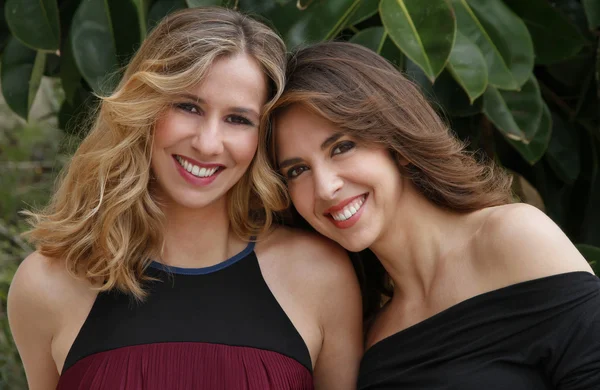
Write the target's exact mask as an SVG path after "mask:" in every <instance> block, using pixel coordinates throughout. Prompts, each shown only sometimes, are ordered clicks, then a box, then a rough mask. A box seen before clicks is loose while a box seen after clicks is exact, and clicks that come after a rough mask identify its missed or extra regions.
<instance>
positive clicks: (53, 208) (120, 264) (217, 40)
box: [25, 8, 286, 299]
mask: <svg viewBox="0 0 600 390" xmlns="http://www.w3.org/2000/svg"><path fill="white" fill-rule="evenodd" d="M238 53H245V54H247V55H249V56H250V57H252V58H253V59H255V60H256V61H257V63H258V64H260V66H261V67H262V69H263V71H264V72H265V74H266V76H267V79H268V80H269V86H268V89H269V97H268V101H267V103H266V105H265V107H264V108H263V112H266V111H268V110H269V108H270V107H271V106H272V105H273V103H274V102H275V100H276V99H277V98H278V97H279V96H280V95H281V93H282V91H283V87H284V82H285V66H286V58H285V55H286V52H285V45H284V43H283V41H282V40H281V38H280V37H279V36H278V35H277V34H276V33H275V32H273V31H272V30H271V29H270V28H269V27H267V26H266V25H264V24H262V23H260V22H258V21H256V20H254V19H252V18H250V17H248V16H245V15H243V14H241V13H239V12H236V11H233V10H229V9H225V8H194V9H187V10H182V11H179V12H175V13H173V14H170V15H168V16H167V17H166V18H165V19H164V20H163V21H162V22H161V23H160V24H159V25H158V26H157V27H156V28H155V29H154V30H153V31H152V32H151V33H150V34H149V36H148V37H147V39H146V40H145V41H144V42H143V43H142V45H141V47H140V48H139V50H138V51H137V53H136V54H135V55H134V57H133V58H132V60H131V62H130V63H129V65H128V67H127V69H126V71H125V73H124V75H123V78H122V80H121V81H120V83H119V85H118V86H117V88H116V90H115V91H114V92H113V93H112V94H111V95H110V96H106V97H101V98H100V99H101V102H100V106H99V109H98V110H97V113H96V117H95V118H96V119H95V122H94V124H93V126H92V129H91V131H90V133H89V134H88V135H87V136H86V138H85V139H84V140H83V142H82V143H81V145H80V146H79V148H78V149H77V151H76V152H75V154H74V156H73V158H72V160H71V161H70V163H69V164H68V166H67V167H65V169H64V170H63V172H62V175H61V178H60V180H59V182H58V185H57V190H56V192H55V194H54V196H53V197H52V199H51V201H50V203H49V204H48V205H47V206H46V207H45V208H44V209H43V210H41V211H39V212H26V213H25V214H26V215H28V216H29V217H30V218H29V222H30V223H31V224H32V226H33V227H32V229H31V230H30V231H29V232H27V233H26V236H27V237H28V238H29V239H30V241H32V242H33V243H34V244H35V245H36V247H37V250H38V251H39V252H40V253H41V254H43V255H45V256H47V257H50V258H53V259H57V260H60V261H64V262H65V263H66V267H67V269H68V271H69V272H70V273H71V274H73V275H74V276H79V277H84V278H86V279H88V280H89V281H91V282H93V283H99V284H100V287H99V290H100V291H103V290H111V289H117V290H120V291H123V292H126V293H130V294H132V295H133V296H134V297H136V298H138V299H141V298H143V297H144V296H145V292H144V288H143V283H142V282H143V281H144V280H146V278H145V277H144V270H145V268H146V267H147V266H148V264H149V262H150V259H151V258H159V257H160V254H161V250H162V247H163V243H164V238H163V224H164V215H163V213H162V212H161V209H160V207H159V205H158V202H157V199H155V197H153V194H152V190H151V188H152V186H151V181H152V179H151V170H150V160H151V150H152V140H153V136H154V126H155V123H156V121H157V119H158V118H159V117H160V115H161V114H162V113H163V112H165V110H166V109H167V108H168V107H170V105H171V104H172V96H173V95H176V94H178V93H181V92H182V91H185V90H188V89H189V88H192V87H194V86H195V85H197V84H198V83H200V82H201V81H202V80H203V78H204V76H205V75H206V73H207V71H208V70H209V68H210V66H211V64H213V63H214V62H215V60H217V59H219V58H222V57H224V56H233V55H235V54H238ZM265 118H266V117H265V116H264V115H263V116H262V117H261V121H260V122H261V126H260V130H259V133H261V134H262V133H263V132H264V131H265V130H264V129H265V123H266V122H265V121H266V119H265ZM268 167H269V166H268V158H267V157H266V150H265V145H264V144H260V145H259V146H258V150H257V154H256V156H255V158H254V160H253V162H252V163H251V165H250V167H249V168H248V170H247V172H246V173H245V174H244V176H243V177H242V179H240V181H239V182H238V183H237V184H236V185H235V186H234V187H233V188H232V189H231V190H230V191H229V194H228V213H229V217H230V220H231V226H232V229H233V230H234V232H235V233H236V234H237V235H239V236H240V237H242V238H245V239H249V237H250V236H253V235H257V234H260V233H261V232H263V231H265V230H266V229H268V228H269V226H270V225H271V222H272V215H273V212H274V211H275V210H279V209H282V208H284V207H285V204H284V202H282V199H283V198H284V197H285V195H281V194H282V193H284V191H285V188H284V187H282V185H281V183H280V182H279V181H278V180H277V176H276V175H275V174H274V173H273V172H272V171H271V170H270V169H269V168H268ZM282 197H283V198H282Z"/></svg>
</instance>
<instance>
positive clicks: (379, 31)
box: [350, 27, 386, 53]
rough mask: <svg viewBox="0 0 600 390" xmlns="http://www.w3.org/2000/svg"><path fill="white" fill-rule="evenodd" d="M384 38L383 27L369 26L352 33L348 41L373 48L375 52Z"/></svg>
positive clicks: (379, 48)
mask: <svg viewBox="0 0 600 390" xmlns="http://www.w3.org/2000/svg"><path fill="white" fill-rule="evenodd" d="M385 38H386V34H385V30H384V29H383V27H369V28H366V29H364V30H361V31H359V32H358V33H356V34H354V36H353V37H352V38H351V39H350V42H352V43H356V44H359V45H362V46H364V47H367V48H369V49H371V50H373V51H374V52H375V53H379V52H380V51H381V47H382V46H383V42H384V39H385Z"/></svg>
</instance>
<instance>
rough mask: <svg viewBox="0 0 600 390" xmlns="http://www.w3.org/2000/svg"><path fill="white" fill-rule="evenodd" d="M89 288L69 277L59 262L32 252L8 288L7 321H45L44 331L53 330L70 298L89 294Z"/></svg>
mask: <svg viewBox="0 0 600 390" xmlns="http://www.w3.org/2000/svg"><path fill="white" fill-rule="evenodd" d="M89 286H90V285H89V284H88V283H87V282H85V281H82V280H78V279H76V278H74V277H73V276H71V275H70V274H69V273H68V272H67V270H66V267H65V266H64V264H63V263H61V262H60V261H57V260H54V259H49V258H47V257H46V256H43V255H42V254H40V253H38V252H33V253H32V254H30V255H29V256H27V257H26V258H25V259H24V260H23V261H22V262H21V264H20V265H19V268H18V269H17V272H16V273H15V276H14V278H13V280H12V283H11V285H10V289H9V294H8V313H9V318H10V319H11V322H12V321H13V320H15V321H19V320H20V319H25V318H26V317H27V316H28V315H32V316H35V318H44V321H43V325H44V326H45V327H53V326H54V325H56V324H55V322H57V321H58V319H59V316H60V311H61V309H62V308H65V307H68V303H69V301H70V299H69V297H70V296H71V297H73V298H75V297H80V296H81V295H82V294H83V295H85V294H86V293H87V294H89V292H90V288H89ZM55 320H56V321H55Z"/></svg>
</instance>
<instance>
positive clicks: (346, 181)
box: [275, 105, 404, 251]
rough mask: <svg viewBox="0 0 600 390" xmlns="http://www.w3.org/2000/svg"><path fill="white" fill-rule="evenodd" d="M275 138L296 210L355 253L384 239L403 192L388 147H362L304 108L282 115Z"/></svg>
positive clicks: (276, 121) (321, 230) (400, 179)
mask: <svg viewBox="0 0 600 390" xmlns="http://www.w3.org/2000/svg"><path fill="white" fill-rule="evenodd" d="M275 140H276V153H277V162H278V165H279V167H280V173H281V174H282V175H283V176H284V177H285V178H287V182H288V190H289V193H290V197H291V199H292V202H293V203H294V207H295V208H296V210H297V211H298V213H300V215H301V216H302V217H303V218H304V219H305V220H306V221H307V222H308V223H310V224H311V225H312V226H313V227H314V228H315V229H316V230H317V231H318V232H319V233H321V234H323V235H324V236H327V237H329V238H330V239H332V240H334V241H336V242H338V243H339V244H340V245H342V246H343V247H345V248H346V249H348V250H351V251H360V250H363V249H365V248H368V247H369V246H371V245H373V244H374V243H375V242H376V241H377V240H378V239H380V238H383V236H384V235H385V232H386V230H387V229H386V228H387V227H388V226H391V225H390V224H391V223H393V222H394V221H395V218H396V217H395V214H396V213H397V210H398V205H399V203H400V198H401V196H402V192H403V189H404V185H403V183H402V178H401V175H400V170H399V169H398V167H397V165H396V163H395V162H394V161H393V159H392V157H391V156H390V154H389V153H388V151H387V150H386V149H384V148H379V147H368V146H365V145H361V144H359V143H357V142H356V141H355V140H353V139H352V138H350V137H348V136H347V135H344V134H343V133H342V132H341V131H340V129H339V128H337V127H336V126H335V125H334V124H332V123H331V122H329V121H327V120H325V119H323V118H321V117H320V116H318V115H316V114H313V113H312V112H310V111H308V110H306V109H305V108H303V107H302V106H300V105H293V106H291V107H290V108H288V109H286V110H285V111H284V112H283V113H282V114H280V115H278V116H277V118H276V120H275Z"/></svg>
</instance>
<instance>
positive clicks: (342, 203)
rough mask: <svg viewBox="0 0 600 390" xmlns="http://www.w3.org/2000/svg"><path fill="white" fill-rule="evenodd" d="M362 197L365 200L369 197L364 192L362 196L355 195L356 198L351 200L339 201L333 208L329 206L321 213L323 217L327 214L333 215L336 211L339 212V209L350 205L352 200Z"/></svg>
mask: <svg viewBox="0 0 600 390" xmlns="http://www.w3.org/2000/svg"><path fill="white" fill-rule="evenodd" d="M363 196H364V197H365V200H367V198H368V197H369V193H368V192H366V193H364V194H360V195H356V196H353V197H352V198H348V199H345V200H343V201H341V202H340V203H338V204H336V205H335V206H331V207H330V208H328V209H327V210H325V211H323V215H327V214H331V213H335V212H336V211H340V210H341V209H343V208H344V207H346V206H347V205H348V204H349V203H352V202H353V201H354V200H356V199H358V198H361V197H363Z"/></svg>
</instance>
